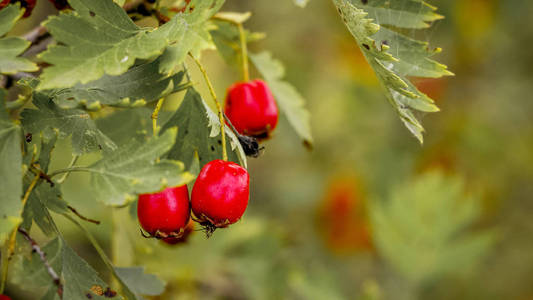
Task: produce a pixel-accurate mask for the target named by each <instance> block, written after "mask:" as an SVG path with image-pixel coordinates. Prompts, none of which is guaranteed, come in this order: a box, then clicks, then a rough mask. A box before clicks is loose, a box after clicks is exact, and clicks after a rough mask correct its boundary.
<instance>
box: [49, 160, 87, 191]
mask: <svg viewBox="0 0 533 300" xmlns="http://www.w3.org/2000/svg"><path fill="white" fill-rule="evenodd" d="M78 158H80V156H79V155H74V156H73V157H72V160H71V161H70V164H69V165H68V167H67V168H68V169H71V168H72V167H74V165H75V164H76V162H77V161H78ZM69 174H70V171H69V172H65V175H63V177H61V178H60V179H59V180H58V181H57V183H59V184H61V183H63V182H64V181H65V180H67V177H68V175H69ZM50 177H52V176H50Z"/></svg>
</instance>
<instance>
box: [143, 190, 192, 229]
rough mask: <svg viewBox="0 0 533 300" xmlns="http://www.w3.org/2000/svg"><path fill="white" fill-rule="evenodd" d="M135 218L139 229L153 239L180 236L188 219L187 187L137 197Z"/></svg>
mask: <svg viewBox="0 0 533 300" xmlns="http://www.w3.org/2000/svg"><path fill="white" fill-rule="evenodd" d="M137 217H138V218H139V223H140V224H141V227H142V228H143V229H144V230H145V231H146V232H148V233H149V234H150V235H151V236H153V237H156V238H167V237H180V236H182V235H183V233H184V232H185V227H186V226H187V223H188V222H189V218H190V206H189V191H188V190H187V186H186V185H182V186H178V187H172V188H166V189H165V190H163V191H161V192H157V193H152V194H141V195H139V203H138V205H137Z"/></svg>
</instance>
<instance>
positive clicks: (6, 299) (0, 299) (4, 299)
mask: <svg viewBox="0 0 533 300" xmlns="http://www.w3.org/2000/svg"><path fill="white" fill-rule="evenodd" d="M0 300H11V298H10V297H9V296H6V295H0Z"/></svg>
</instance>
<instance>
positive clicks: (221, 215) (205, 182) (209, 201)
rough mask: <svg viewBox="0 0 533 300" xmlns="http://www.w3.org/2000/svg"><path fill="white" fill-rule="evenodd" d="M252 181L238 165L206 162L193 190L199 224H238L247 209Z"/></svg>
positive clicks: (218, 225)
mask: <svg viewBox="0 0 533 300" xmlns="http://www.w3.org/2000/svg"><path fill="white" fill-rule="evenodd" d="M249 185H250V178H249V175H248V171H246V169H244V168H243V167H241V166H239V165H238V164H236V163H233V162H229V161H223V160H213V161H210V162H209V163H207V164H206V165H205V166H204V167H203V168H202V170H201V171H200V174H199V175H198V178H196V182H195V183H194V187H193V189H192V195H191V205H192V210H193V213H194V215H195V216H196V218H197V219H198V220H199V221H200V223H209V225H213V226H214V227H226V226H228V225H230V224H233V223H235V222H237V221H238V220H239V219H240V218H241V216H242V215H243V214H244V211H245V210H246V207H247V206H248V199H249V197H250V192H249Z"/></svg>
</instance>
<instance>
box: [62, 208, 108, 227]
mask: <svg viewBox="0 0 533 300" xmlns="http://www.w3.org/2000/svg"><path fill="white" fill-rule="evenodd" d="M67 207H68V209H70V211H71V212H73V213H74V214H75V215H76V216H78V218H80V219H82V220H84V221H87V222H91V223H94V224H96V225H100V221H98V220H93V219H89V218H87V217H85V216H83V215H82V214H80V213H79V212H78V211H77V210H76V209H75V208H74V207H72V206H70V205H68V206H67Z"/></svg>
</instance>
